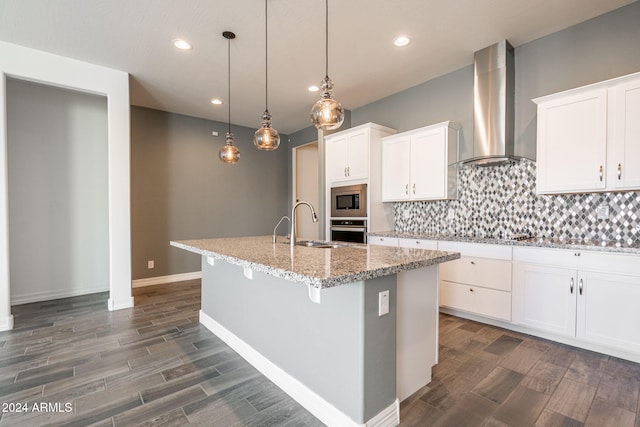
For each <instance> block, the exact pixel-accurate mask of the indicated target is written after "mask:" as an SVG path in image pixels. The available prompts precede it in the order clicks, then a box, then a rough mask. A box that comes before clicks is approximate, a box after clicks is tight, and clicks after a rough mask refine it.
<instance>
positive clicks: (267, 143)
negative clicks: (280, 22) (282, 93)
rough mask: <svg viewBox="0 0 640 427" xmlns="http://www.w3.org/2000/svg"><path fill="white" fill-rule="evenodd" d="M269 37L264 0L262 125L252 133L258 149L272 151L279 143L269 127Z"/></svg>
mask: <svg viewBox="0 0 640 427" xmlns="http://www.w3.org/2000/svg"><path fill="white" fill-rule="evenodd" d="M268 52H269V39H268V38H267V0H264V113H262V126H261V127H260V129H258V130H257V131H256V133H255V134H254V135H253V145H255V146H256V147H257V148H258V149H259V150H264V151H272V150H275V149H276V148H278V146H279V145H280V134H279V133H278V131H277V130H275V129H274V128H273V127H271V114H270V113H269V106H268V105H269V102H268V101H269V74H268V69H269V61H268Z"/></svg>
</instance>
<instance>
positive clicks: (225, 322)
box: [202, 257, 396, 423]
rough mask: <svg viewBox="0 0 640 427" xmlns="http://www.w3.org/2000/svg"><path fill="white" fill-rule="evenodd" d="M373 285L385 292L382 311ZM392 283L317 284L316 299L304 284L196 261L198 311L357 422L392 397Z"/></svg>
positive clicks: (392, 279) (392, 280)
mask: <svg viewBox="0 0 640 427" xmlns="http://www.w3.org/2000/svg"><path fill="white" fill-rule="evenodd" d="M383 288H384V289H383ZM377 289H381V290H386V289H388V290H389V291H390V295H391V297H390V302H391V304H390V313H389V314H388V315H385V316H382V317H378V316H377V310H378V301H377ZM395 290H396V285H395V275H391V276H386V277H383V278H378V279H373V280H368V281H366V282H354V283H350V284H347V285H341V286H336V287H332V288H326V289H323V290H322V293H321V299H322V301H321V304H316V303H314V302H312V301H311V300H310V299H309V297H308V290H307V286H306V285H303V284H300V283H295V282H291V281H287V280H284V279H280V278H276V277H273V276H270V275H267V274H264V273H260V272H256V271H253V279H251V280H250V279H247V278H246V277H245V276H244V274H243V269H242V268H241V267H239V266H236V265H231V264H228V263H227V262H224V261H221V260H216V261H215V265H214V266H211V265H209V264H208V263H207V261H206V257H203V262H202V312H203V313H204V314H205V315H207V316H209V317H210V318H212V319H214V320H215V321H216V322H218V323H219V324H221V325H222V326H223V327H224V328H226V329H227V330H228V331H230V332H231V333H233V334H234V335H235V336H236V337H238V338H240V339H241V340H242V341H244V342H245V343H246V344H248V345H250V346H251V347H252V348H253V349H254V350H256V351H257V352H258V353H260V354H261V355H263V356H264V357H266V358H267V359H269V360H270V361H271V362H272V363H274V364H276V365H277V366H279V367H280V368H281V369H282V370H284V371H285V372H286V373H287V374H289V375H291V376H293V377H294V378H296V379H297V380H298V381H300V382H301V383H303V384H305V385H306V386H307V387H308V388H309V389H311V390H312V391H313V392H315V393H316V394H317V395H319V396H320V397H321V398H323V399H324V400H325V401H327V402H329V403H330V404H331V405H333V406H334V407H335V408H337V409H339V410H340V411H342V412H343V413H344V414H346V415H347V416H348V417H349V418H351V419H352V420H354V421H355V422H357V423H365V422H366V421H368V420H369V419H370V418H372V417H373V416H375V415H377V414H378V413H379V412H381V411H382V410H383V409H385V408H387V407H389V406H390V405H392V404H393V403H394V401H395V327H396V326H395V316H396V310H395V299H396V298H395ZM375 331H381V333H376V332H375ZM365 378H366V380H365Z"/></svg>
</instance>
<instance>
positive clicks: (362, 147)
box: [325, 123, 393, 184]
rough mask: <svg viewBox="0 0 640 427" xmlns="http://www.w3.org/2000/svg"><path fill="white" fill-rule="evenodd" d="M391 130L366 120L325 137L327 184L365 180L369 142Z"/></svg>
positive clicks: (367, 177)
mask: <svg viewBox="0 0 640 427" xmlns="http://www.w3.org/2000/svg"><path fill="white" fill-rule="evenodd" d="M392 132H393V130H392V129H388V128H384V127H382V126H379V125H374V124H373V123H367V124H365V125H360V126H357V127H354V128H351V129H347V130H344V131H341V132H337V133H335V134H332V135H329V136H327V137H325V144H326V145H325V147H326V162H327V164H326V171H327V181H328V182H329V183H330V184H333V183H342V182H344V183H349V182H355V181H358V182H366V181H367V180H368V179H369V175H370V171H369V166H370V150H371V147H370V145H371V143H372V141H373V140H374V139H377V140H379V139H380V138H381V137H382V136H386V135H389V134H390V133H392ZM378 149H379V148H378Z"/></svg>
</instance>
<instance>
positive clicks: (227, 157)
mask: <svg viewBox="0 0 640 427" xmlns="http://www.w3.org/2000/svg"><path fill="white" fill-rule="evenodd" d="M218 156H219V157H220V160H221V161H222V162H224V163H228V164H230V165H232V164H234V163H238V160H240V150H238V149H237V148H236V147H235V146H234V145H233V134H232V133H231V132H227V143H226V144H225V145H224V147H222V148H221V149H220V151H219V152H218Z"/></svg>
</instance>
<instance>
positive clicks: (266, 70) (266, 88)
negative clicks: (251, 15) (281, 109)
mask: <svg viewBox="0 0 640 427" xmlns="http://www.w3.org/2000/svg"><path fill="white" fill-rule="evenodd" d="M267 9H268V8H267V0H264V111H269V61H268V58H267V57H268V55H269V39H268V38H267Z"/></svg>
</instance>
